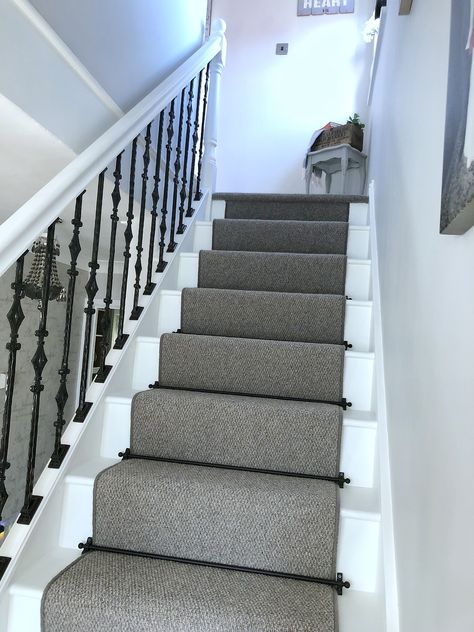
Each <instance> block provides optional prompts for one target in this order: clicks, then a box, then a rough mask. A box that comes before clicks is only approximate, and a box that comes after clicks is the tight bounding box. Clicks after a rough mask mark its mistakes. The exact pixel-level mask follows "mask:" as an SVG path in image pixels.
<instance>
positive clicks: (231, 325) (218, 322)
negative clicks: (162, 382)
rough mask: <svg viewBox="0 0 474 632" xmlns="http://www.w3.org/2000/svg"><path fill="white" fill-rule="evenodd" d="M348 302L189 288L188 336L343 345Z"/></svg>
mask: <svg viewBox="0 0 474 632" xmlns="http://www.w3.org/2000/svg"><path fill="white" fill-rule="evenodd" d="M345 309H346V301H345V297H344V296H337V295H328V294H297V293H293V294H290V293H287V292H260V291H243V290H219V289H213V288H185V289H184V290H183V293H182V298H181V330H182V332H183V333H185V334H201V335H215V336H227V337H235V338H261V339H263V340H288V341H294V342H325V343H329V344H339V345H340V344H342V343H343V340H344V316H345Z"/></svg>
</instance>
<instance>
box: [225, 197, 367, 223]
mask: <svg viewBox="0 0 474 632" xmlns="http://www.w3.org/2000/svg"><path fill="white" fill-rule="evenodd" d="M213 200H224V201H225V202H226V206H225V217H226V218H228V219H269V220H274V219H276V220H287V219H294V220H302V221H343V222H347V221H348V219H349V206H350V204H351V203H353V202H356V203H367V198H366V197H364V196H357V195H355V196H354V195H304V194H266V193H245V194H242V193H216V194H214V195H213Z"/></svg>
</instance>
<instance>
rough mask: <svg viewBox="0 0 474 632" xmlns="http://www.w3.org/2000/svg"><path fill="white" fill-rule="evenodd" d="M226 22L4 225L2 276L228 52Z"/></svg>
mask: <svg viewBox="0 0 474 632" xmlns="http://www.w3.org/2000/svg"><path fill="white" fill-rule="evenodd" d="M225 30H226V25H225V22H224V20H220V19H219V20H215V22H214V23H213V27H212V31H211V36H210V38H209V40H208V41H207V42H206V43H205V44H204V45H203V46H202V47H201V48H200V49H199V50H198V51H196V52H195V53H194V54H193V55H191V57H189V59H187V60H186V61H185V62H184V63H183V64H181V66H180V67H179V68H178V69H177V70H175V71H174V72H173V73H172V74H171V75H169V76H168V77H167V78H166V79H165V80H164V81H162V82H161V83H160V84H159V85H158V86H157V87H156V88H154V89H153V90H152V91H151V92H150V93H149V94H148V95H147V96H146V97H144V99H142V100H141V101H140V103H138V104H137V105H136V106H135V107H133V108H132V109H131V110H130V111H129V112H127V114H125V115H124V116H123V117H122V118H121V119H120V120H119V121H117V123H114V125H112V127H110V128H109V129H108V130H107V131H106V132H104V134H102V136H100V137H99V138H98V139H97V140H96V141H94V142H93V143H92V144H91V145H89V147H88V148H87V149H85V150H84V151H83V152H82V153H81V154H79V156H77V158H75V159H74V160H73V161H72V162H70V163H69V164H68V165H67V166H66V167H65V168H64V169H63V170H62V171H61V172H60V173H58V175H57V176H55V177H54V178H53V179H52V180H50V182H48V184H46V185H45V186H44V187H43V188H42V189H40V190H39V191H38V192H37V193H35V195H34V196H33V197H32V198H30V199H29V200H28V202H26V203H25V204H23V206H21V207H20V208H19V209H18V210H17V211H16V212H15V213H13V214H12V215H11V216H10V217H9V218H8V219H7V220H6V221H5V222H4V223H3V224H1V225H0V276H1V275H3V274H4V273H5V272H6V270H8V268H9V267H10V266H11V265H12V264H13V263H14V262H15V261H16V259H18V257H19V256H20V255H21V254H22V253H23V252H25V251H26V250H27V249H28V248H29V247H30V245H31V243H32V242H33V241H34V240H35V239H36V238H37V237H38V235H40V234H41V233H42V232H43V231H44V230H45V229H46V228H47V227H48V226H49V225H50V224H51V223H52V222H53V221H54V220H55V219H57V218H58V217H59V215H60V214H61V212H62V211H63V210H64V208H65V207H66V206H67V205H68V204H69V203H70V202H72V201H73V200H74V199H75V198H76V197H77V196H78V195H79V193H81V191H83V190H84V189H85V188H86V186H87V185H88V184H89V182H91V180H93V179H94V178H95V177H96V176H97V175H98V174H99V173H100V172H101V171H102V170H103V169H105V167H106V166H107V165H108V164H109V163H110V162H111V161H112V160H113V159H114V158H115V157H116V156H117V154H119V153H120V152H121V151H122V150H123V149H124V148H125V147H126V146H127V145H128V144H129V143H130V142H131V141H132V140H133V139H134V138H135V137H136V136H137V135H138V134H139V133H140V132H141V131H142V130H143V129H144V127H146V125H148V123H149V122H150V121H152V120H153V119H154V118H155V117H156V116H157V115H158V114H159V113H160V112H161V110H162V109H163V108H165V107H166V106H167V105H168V104H169V103H170V102H171V100H172V99H174V98H175V97H176V96H177V95H178V94H179V93H180V92H181V90H182V89H183V88H184V87H185V86H186V85H188V83H189V82H190V81H191V79H193V78H194V77H195V76H196V75H197V74H198V73H199V72H200V71H201V70H202V68H204V67H205V66H206V65H207V64H208V63H209V62H210V61H211V60H212V59H214V57H215V56H216V55H218V54H219V53H221V52H222V51H225Z"/></svg>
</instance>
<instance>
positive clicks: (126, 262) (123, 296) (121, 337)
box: [114, 136, 138, 349]
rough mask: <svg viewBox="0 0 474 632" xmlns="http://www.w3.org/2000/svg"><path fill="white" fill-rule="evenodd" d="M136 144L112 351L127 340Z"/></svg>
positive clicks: (120, 346)
mask: <svg viewBox="0 0 474 632" xmlns="http://www.w3.org/2000/svg"><path fill="white" fill-rule="evenodd" d="M137 142H138V136H137V137H136V138H134V139H133V143H132V152H131V155H130V182H129V187H128V211H127V225H126V227H125V232H124V234H123V235H124V238H125V250H124V252H123V273H122V287H121V290H120V307H119V321H118V331H117V338H116V339H115V344H114V349H123V347H124V345H125V343H126V342H127V339H128V334H124V333H123V326H124V323H125V304H126V302H127V285H128V273H129V269H130V259H131V257H132V255H131V253H130V244H131V243H132V239H133V232H132V222H133V205H134V203H135V197H134V196H135V166H136V161H137Z"/></svg>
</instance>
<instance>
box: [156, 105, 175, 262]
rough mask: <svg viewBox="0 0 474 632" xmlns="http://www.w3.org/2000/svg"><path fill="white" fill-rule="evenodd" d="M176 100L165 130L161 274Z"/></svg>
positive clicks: (171, 106) (171, 108) (170, 110)
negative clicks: (166, 139) (166, 136)
mask: <svg viewBox="0 0 474 632" xmlns="http://www.w3.org/2000/svg"><path fill="white" fill-rule="evenodd" d="M175 101H176V98H175V99H173V100H172V101H171V103H170V109H169V115H168V116H169V122H168V128H167V130H166V131H167V134H168V142H167V143H166V166H165V180H164V184H163V206H162V208H161V223H160V244H159V245H160V255H159V257H160V258H159V261H158V266H157V268H156V271H157V272H163V270H164V269H165V268H166V266H167V265H168V262H167V261H165V260H164V259H163V253H164V251H165V245H166V242H165V235H166V215H167V213H168V188H169V181H170V165H171V152H172V150H173V135H174V125H173V122H174V105H175Z"/></svg>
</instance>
